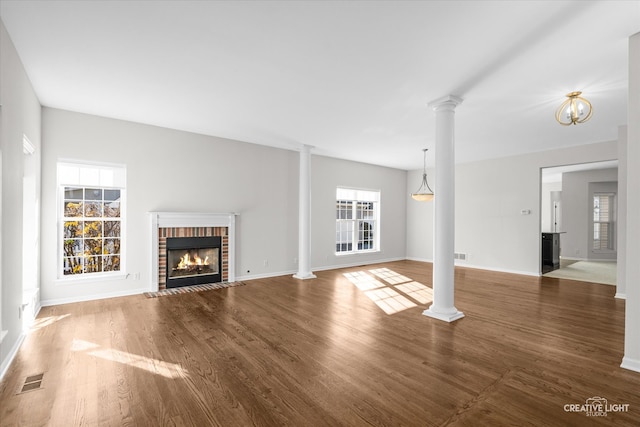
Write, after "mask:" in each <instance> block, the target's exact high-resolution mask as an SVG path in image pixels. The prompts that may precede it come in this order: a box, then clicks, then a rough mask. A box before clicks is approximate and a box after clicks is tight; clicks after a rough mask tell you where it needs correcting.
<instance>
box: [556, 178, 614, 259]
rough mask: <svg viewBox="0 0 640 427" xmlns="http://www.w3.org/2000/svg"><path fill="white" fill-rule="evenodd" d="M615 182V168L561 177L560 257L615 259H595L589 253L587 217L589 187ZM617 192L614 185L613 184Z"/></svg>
mask: <svg viewBox="0 0 640 427" xmlns="http://www.w3.org/2000/svg"><path fill="white" fill-rule="evenodd" d="M600 182H613V183H617V182H618V169H617V168H612V169H597V170H588V171H579V172H568V173H563V174H562V224H563V225H562V230H561V231H564V232H565V233H564V234H561V235H560V251H561V252H560V255H561V256H562V257H564V258H567V259H585V260H586V259H593V260H595V259H615V255H612V257H611V256H605V255H602V256H596V254H594V253H592V251H591V250H590V241H589V240H590V239H589V236H590V232H589V230H590V229H592V227H591V226H590V224H591V221H590V218H592V216H591V217H590V215H593V199H592V195H591V194H590V191H589V185H590V184H593V183H600ZM616 191H617V185H616Z"/></svg>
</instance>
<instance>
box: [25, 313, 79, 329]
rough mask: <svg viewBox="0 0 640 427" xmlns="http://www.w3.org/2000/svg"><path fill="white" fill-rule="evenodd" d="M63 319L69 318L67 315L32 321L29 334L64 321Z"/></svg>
mask: <svg viewBox="0 0 640 427" xmlns="http://www.w3.org/2000/svg"><path fill="white" fill-rule="evenodd" d="M65 317H69V315H68V314H62V315H60V316H49V317H41V318H38V319H36V320H34V321H33V323H32V324H31V327H30V328H31V332H35V331H37V330H38V329H42V328H44V327H47V326H49V325H52V324H54V323H56V322H59V321H60V320H62V319H64V318H65Z"/></svg>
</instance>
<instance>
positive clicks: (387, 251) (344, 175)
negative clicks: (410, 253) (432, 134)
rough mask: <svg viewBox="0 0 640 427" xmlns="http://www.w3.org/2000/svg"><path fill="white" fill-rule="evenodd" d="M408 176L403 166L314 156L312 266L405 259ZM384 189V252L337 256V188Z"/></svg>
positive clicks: (321, 267) (312, 173)
mask: <svg viewBox="0 0 640 427" xmlns="http://www.w3.org/2000/svg"><path fill="white" fill-rule="evenodd" d="M406 176H407V172H406V171H403V170H399V169H392V168H386V167H381V166H372V165H367V164H365V163H357V162H350V161H347V160H339V159H334V158H330V157H323V156H312V157H311V269H312V270H313V269H316V270H318V269H327V268H333V267H340V266H346V265H360V264H367V263H372V262H376V261H385V260H398V259H405V254H406V252H405V251H406V228H405V220H406V203H407V197H408V194H407V191H406ZM339 186H340V187H349V188H358V189H364V190H379V191H380V248H381V250H380V252H374V253H366V254H356V255H339V256H338V255H336V254H335V253H336V233H335V229H336V204H335V201H336V188H337V187H339Z"/></svg>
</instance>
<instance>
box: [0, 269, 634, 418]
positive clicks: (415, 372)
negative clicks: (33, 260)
mask: <svg viewBox="0 0 640 427" xmlns="http://www.w3.org/2000/svg"><path fill="white" fill-rule="evenodd" d="M382 268H386V269H388V270H391V271H392V272H395V273H397V274H399V275H402V276H405V277H406V278H407V279H410V280H414V281H417V282H419V283H422V284H425V285H427V286H429V287H430V286H431V264H427V263H421V262H414V261H399V262H393V263H385V264H376V265H370V266H362V267H358V268H346V269H340V270H332V271H321V272H317V273H316V274H317V276H318V278H317V279H314V280H306V281H299V280H296V279H293V278H291V277H277V278H270V279H261V280H253V281H247V282H246V286H239V287H235V288H227V289H221V290H213V291H204V292H195V293H186V294H181V295H175V296H166V297H160V298H145V297H144V296H143V295H139V296H131V297H123V298H114V299H107V300H99V301H90V302H83V303H76V304H66V305H59V306H54V307H45V308H43V309H42V310H41V312H40V314H39V316H38V319H37V322H36V324H35V325H34V327H33V330H32V331H31V332H30V334H29V335H28V336H27V338H26V340H25V342H24V344H23V346H22V348H21V349H20V351H19V354H18V355H17V357H16V359H15V361H14V363H13V364H12V366H11V367H10V369H9V371H8V373H7V375H6V376H5V378H4V380H3V381H2V383H1V384H0V425H2V426H3V427H4V426H65V427H66V426H252V425H256V426H280V425H288V426H369V425H373V426H399V425H403V426H502V425H532V426H542V425H548V426H554V425H558V426H567V425H576V426H588V425H603V426H604V425H622V426H624V425H628V426H637V425H639V424H640V373H636V372H631V371H628V370H624V369H622V368H620V363H621V360H622V356H623V335H624V301H622V300H616V299H615V298H614V294H615V288H614V287H612V286H607V285H597V284H590V283H583V282H576V281H570V280H561V279H550V278H536V277H527V276H519V275H513V274H503V273H493V272H487V271H482V270H474V269H462V268H459V269H457V270H456V307H457V308H458V309H459V310H461V311H463V312H464V313H465V317H464V318H463V319H461V320H459V321H456V322H454V323H452V324H447V323H445V322H442V321H438V320H435V319H431V318H429V317H426V316H423V315H422V311H423V310H424V309H425V308H427V307H428V305H429V304H428V303H418V302H417V301H416V299H415V298H411V294H407V293H406V292H400V291H399V289H398V288H397V287H396V286H397V283H389V281H391V282H393V281H394V280H393V278H391V279H389V278H387V279H388V280H387V281H385V280H383V279H381V278H380V277H377V278H376V280H378V284H379V285H380V288H378V289H377V291H380V289H383V290H384V291H383V292H386V293H387V294H388V295H390V298H391V297H393V292H396V294H395V295H396V296H397V297H398V298H396V299H395V300H392V299H390V300H388V302H390V303H391V306H393V307H397V306H398V305H397V304H396V303H397V302H398V301H399V300H402V298H403V297H404V300H405V302H406V301H410V302H412V303H413V304H415V306H414V307H412V308H408V309H405V310H401V311H398V312H395V313H393V314H387V313H385V311H383V310H382V309H381V308H380V307H379V306H378V305H376V303H375V302H374V301H373V300H372V299H371V298H370V296H371V297H375V298H377V299H379V298H380V295H382V294H381V293H380V292H377V293H375V295H374V293H371V291H372V290H376V289H369V288H372V287H375V286H378V285H376V284H375V282H372V283H373V284H371V283H364V284H363V283H360V284H359V286H360V287H361V288H363V289H360V287H358V286H357V285H356V284H354V283H353V280H351V281H350V280H349V279H348V278H347V277H345V275H344V274H345V273H360V277H364V278H367V277H370V278H371V279H372V280H373V278H374V277H375V276H374V275H373V273H372V272H371V271H372V270H375V269H382ZM398 280H399V281H403V280H405V279H403V278H402V277H400V279H398ZM367 289H368V290H367ZM427 294H428V292H427ZM414 296H415V295H414ZM379 302H380V301H379ZM394 304H396V305H394ZM42 372H43V373H44V379H43V382H42V387H41V388H40V389H37V390H34V391H29V392H25V393H18V392H19V390H20V387H21V385H22V384H23V383H24V381H25V378H26V377H27V376H29V375H32V374H37V373H42ZM593 397H602V398H606V399H607V401H608V403H609V404H610V405H611V404H616V405H618V404H628V410H627V411H626V412H608V413H607V414H606V415H607V416H606V417H605V416H598V417H594V416H587V414H586V413H584V412H568V411H566V410H565V405H569V404H579V405H584V404H585V403H586V401H587V399H590V398H593Z"/></svg>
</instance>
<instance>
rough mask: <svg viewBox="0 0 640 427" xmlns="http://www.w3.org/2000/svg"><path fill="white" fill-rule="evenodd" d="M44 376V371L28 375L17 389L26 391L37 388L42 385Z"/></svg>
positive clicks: (22, 391)
mask: <svg viewBox="0 0 640 427" xmlns="http://www.w3.org/2000/svg"><path fill="white" fill-rule="evenodd" d="M43 378H44V373H42V374H37V375H30V376H28V377H27V378H26V379H25V380H24V384H23V385H22V387H21V388H20V391H18V394H20V393H26V392H27V391H33V390H39V389H40V388H41V387H42V379H43Z"/></svg>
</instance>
